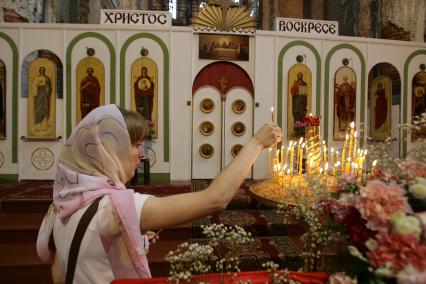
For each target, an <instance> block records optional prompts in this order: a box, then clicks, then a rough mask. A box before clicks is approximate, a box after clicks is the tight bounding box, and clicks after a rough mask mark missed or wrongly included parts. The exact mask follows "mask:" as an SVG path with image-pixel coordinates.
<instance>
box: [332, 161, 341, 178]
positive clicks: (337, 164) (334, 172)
mask: <svg viewBox="0 0 426 284" xmlns="http://www.w3.org/2000/svg"><path fill="white" fill-rule="evenodd" d="M339 167H340V161H338V162H336V163H335V164H334V170H333V175H334V176H336V175H337V169H338V168H339Z"/></svg>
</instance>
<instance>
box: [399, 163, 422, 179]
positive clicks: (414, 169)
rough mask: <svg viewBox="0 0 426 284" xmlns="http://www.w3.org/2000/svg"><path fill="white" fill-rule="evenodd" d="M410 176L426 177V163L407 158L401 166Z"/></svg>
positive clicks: (412, 177)
mask: <svg viewBox="0 0 426 284" xmlns="http://www.w3.org/2000/svg"><path fill="white" fill-rule="evenodd" d="M399 167H400V168H401V169H402V170H403V171H404V172H405V173H406V174H407V176H408V178H409V179H414V178H415V177H423V178H426V164H425V163H421V162H419V161H415V160H407V161H404V162H402V163H401V164H400V166H399Z"/></svg>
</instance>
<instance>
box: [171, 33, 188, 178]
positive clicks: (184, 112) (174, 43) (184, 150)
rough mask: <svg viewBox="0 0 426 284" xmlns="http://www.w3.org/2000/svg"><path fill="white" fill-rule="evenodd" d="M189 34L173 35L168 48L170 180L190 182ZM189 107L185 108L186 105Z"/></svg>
mask: <svg viewBox="0 0 426 284" xmlns="http://www.w3.org/2000/svg"><path fill="white" fill-rule="evenodd" d="M191 41H192V32H179V33H174V34H172V40H171V46H170V50H169V51H170V68H171V69H170V73H171V74H172V76H170V118H169V121H170V180H190V179H191V136H192V131H191V126H192V115H191V114H192V88H191V86H192V76H191V73H192V71H191V70H192V69H191V68H192V66H191V64H188V62H191V54H192V52H193V51H192V49H191V46H192V45H191ZM188 101H189V102H190V103H191V105H187V102H188Z"/></svg>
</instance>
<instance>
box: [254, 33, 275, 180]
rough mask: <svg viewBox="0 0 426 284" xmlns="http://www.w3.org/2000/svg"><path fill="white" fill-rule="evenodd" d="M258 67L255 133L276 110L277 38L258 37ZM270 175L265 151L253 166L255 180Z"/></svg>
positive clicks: (256, 74)
mask: <svg viewBox="0 0 426 284" xmlns="http://www.w3.org/2000/svg"><path fill="white" fill-rule="evenodd" d="M255 55H256V56H255V57H256V58H257V59H256V65H255V78H256V80H255V81H253V82H254V98H255V99H254V103H255V104H256V103H259V106H258V107H256V106H255V107H254V127H253V129H254V133H256V131H257V130H259V129H260V128H261V127H262V126H263V125H264V124H265V123H266V122H270V121H271V107H274V108H276V105H275V103H276V86H277V85H276V76H277V75H276V74H277V58H276V56H277V54H276V47H275V38H274V37H271V36H256V50H255ZM267 175H268V151H263V152H262V153H261V154H260V155H259V157H258V158H257V160H256V162H255V163H254V165H253V178H254V179H264V178H267Z"/></svg>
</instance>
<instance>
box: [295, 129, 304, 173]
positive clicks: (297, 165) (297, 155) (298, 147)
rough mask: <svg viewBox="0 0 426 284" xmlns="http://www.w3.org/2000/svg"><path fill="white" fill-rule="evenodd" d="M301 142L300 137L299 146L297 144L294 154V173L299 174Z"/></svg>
mask: <svg viewBox="0 0 426 284" xmlns="http://www.w3.org/2000/svg"><path fill="white" fill-rule="evenodd" d="M302 141H303V137H301V138H300V139H299V144H297V152H296V173H300V169H299V165H300V162H299V159H300V155H299V154H300V146H301V145H302Z"/></svg>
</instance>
